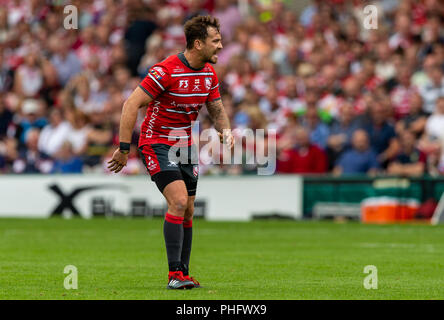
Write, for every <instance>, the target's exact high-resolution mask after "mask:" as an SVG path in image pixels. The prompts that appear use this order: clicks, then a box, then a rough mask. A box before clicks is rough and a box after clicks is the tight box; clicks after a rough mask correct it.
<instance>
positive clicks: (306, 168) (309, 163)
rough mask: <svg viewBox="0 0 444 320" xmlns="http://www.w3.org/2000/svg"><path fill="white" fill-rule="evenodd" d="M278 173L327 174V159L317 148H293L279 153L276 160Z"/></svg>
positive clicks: (314, 146) (313, 146)
mask: <svg viewBox="0 0 444 320" xmlns="http://www.w3.org/2000/svg"><path fill="white" fill-rule="evenodd" d="M277 172H278V173H324V172H327V157H326V155H325V153H324V151H322V149H321V148H319V147H318V146H316V145H314V144H311V145H310V146H309V147H308V148H294V149H289V150H284V151H282V152H281V154H280V156H279V157H278V160H277Z"/></svg>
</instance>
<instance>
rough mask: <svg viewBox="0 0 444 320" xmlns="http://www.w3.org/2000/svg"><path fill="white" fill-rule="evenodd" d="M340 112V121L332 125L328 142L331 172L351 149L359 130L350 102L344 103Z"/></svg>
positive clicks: (327, 150)
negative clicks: (341, 157)
mask: <svg viewBox="0 0 444 320" xmlns="http://www.w3.org/2000/svg"><path fill="white" fill-rule="evenodd" d="M339 112H340V113H339V119H338V120H336V121H334V122H333V123H332V125H331V128H330V135H329V136H328V140H327V149H326V152H327V157H328V163H329V170H331V169H333V166H334V163H336V160H337V159H338V158H339V156H340V155H341V154H342V153H343V152H344V151H346V150H348V149H350V148H351V146H352V143H351V141H352V136H353V133H354V131H355V130H357V129H358V124H357V122H356V115H355V111H354V109H353V105H352V104H351V103H350V102H347V101H345V102H343V103H342V105H341V107H340V111H339Z"/></svg>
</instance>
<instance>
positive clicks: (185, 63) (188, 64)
mask: <svg viewBox="0 0 444 320" xmlns="http://www.w3.org/2000/svg"><path fill="white" fill-rule="evenodd" d="M177 57H178V58H179V60H180V61H182V63H183V64H184V65H186V66H187V68H190V69H191V70H194V71H200V70H202V69H203V68H205V66H203V68H201V69H196V68H193V67H192V66H191V65H190V63H189V62H188V60H187V58H185V55H184V54H183V52H180V53H178V54H177Z"/></svg>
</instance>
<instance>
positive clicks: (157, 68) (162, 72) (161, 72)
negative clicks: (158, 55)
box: [153, 67, 165, 76]
mask: <svg viewBox="0 0 444 320" xmlns="http://www.w3.org/2000/svg"><path fill="white" fill-rule="evenodd" d="M153 69H154V70H156V71H157V72H159V73H160V75H161V76H164V75H165V72H164V71H163V70H162V68H161V67H154V68H153Z"/></svg>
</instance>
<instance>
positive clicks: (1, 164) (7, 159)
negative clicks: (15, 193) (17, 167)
mask: <svg viewBox="0 0 444 320" xmlns="http://www.w3.org/2000/svg"><path fill="white" fill-rule="evenodd" d="M17 158H18V143H17V140H16V139H14V138H6V139H4V140H3V141H2V140H0V172H1V171H5V172H12V167H13V163H14V161H15V160H16V159H17Z"/></svg>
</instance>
